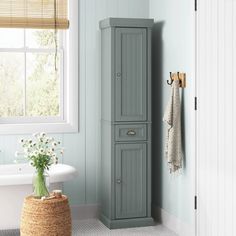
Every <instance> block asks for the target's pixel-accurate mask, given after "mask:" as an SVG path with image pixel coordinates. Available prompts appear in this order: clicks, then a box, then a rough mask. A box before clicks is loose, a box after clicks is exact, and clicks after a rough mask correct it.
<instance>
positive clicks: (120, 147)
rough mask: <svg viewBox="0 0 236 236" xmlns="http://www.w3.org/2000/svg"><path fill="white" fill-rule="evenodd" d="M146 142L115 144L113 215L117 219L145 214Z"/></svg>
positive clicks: (143, 215)
mask: <svg viewBox="0 0 236 236" xmlns="http://www.w3.org/2000/svg"><path fill="white" fill-rule="evenodd" d="M146 161H147V153H146V144H117V145H116V156H115V185H116V186H115V190H116V194H115V203H116V205H115V215H116V218H117V219H121V218H134V217H145V216H146V204H147V203H146V197H147V191H146V189H147V186H146V184H147V183H146V180H147V179H146V178H147V176H146V174H147V170H146V167H147V164H146Z"/></svg>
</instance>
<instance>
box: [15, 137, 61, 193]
mask: <svg viewBox="0 0 236 236" xmlns="http://www.w3.org/2000/svg"><path fill="white" fill-rule="evenodd" d="M20 144H21V145H22V148H23V152H16V156H22V155H23V156H24V158H26V159H27V160H29V162H30V164H31V165H32V166H33V167H35V169H36V172H37V174H36V177H35V179H34V194H35V195H36V196H37V197H43V196H48V195H49V192H48V189H47V186H46V182H45V171H47V170H49V167H50V166H51V165H52V164H57V163H58V156H59V155H63V152H64V150H63V148H59V146H60V144H61V143H60V141H57V140H55V139H54V138H53V137H49V136H47V135H46V134H45V133H44V132H42V133H36V134H33V138H32V139H21V140H20Z"/></svg>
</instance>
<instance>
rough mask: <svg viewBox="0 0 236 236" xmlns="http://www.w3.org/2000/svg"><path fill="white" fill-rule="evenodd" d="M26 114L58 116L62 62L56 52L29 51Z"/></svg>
mask: <svg viewBox="0 0 236 236" xmlns="http://www.w3.org/2000/svg"><path fill="white" fill-rule="evenodd" d="M26 61H27V66H26V68H27V81H26V115H27V116H58V115H59V98H60V97H59V94H60V82H59V81H60V79H59V75H60V64H59V60H58V63H57V67H58V73H56V72H55V63H54V62H55V57H54V53H27V59H26Z"/></svg>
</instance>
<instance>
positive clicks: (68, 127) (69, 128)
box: [0, 123, 78, 135]
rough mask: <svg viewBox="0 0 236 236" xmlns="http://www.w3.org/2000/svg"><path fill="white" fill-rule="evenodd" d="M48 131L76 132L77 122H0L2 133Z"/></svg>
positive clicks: (0, 131)
mask: <svg viewBox="0 0 236 236" xmlns="http://www.w3.org/2000/svg"><path fill="white" fill-rule="evenodd" d="M42 131H43V132H46V133H76V132H78V124H76V123H74V124H73V123H34V124H32V123H31V124H0V135H1V134H32V133H36V132H42Z"/></svg>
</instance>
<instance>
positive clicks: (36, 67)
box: [0, 1, 78, 134]
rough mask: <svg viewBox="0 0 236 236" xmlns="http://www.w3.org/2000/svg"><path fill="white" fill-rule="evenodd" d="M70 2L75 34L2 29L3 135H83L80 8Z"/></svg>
mask: <svg viewBox="0 0 236 236" xmlns="http://www.w3.org/2000/svg"><path fill="white" fill-rule="evenodd" d="M70 2H71V3H70V4H71V5H69V19H70V28H69V30H58V31H57V34H55V30H54V29H28V28H0V35H1V37H0V133H14V134H16V133H31V132H36V131H40V130H41V131H42V130H44V131H46V132H75V131H77V130H78V32H77V29H78V3H77V1H70ZM0 11H1V8H0ZM72 36H73V37H72ZM55 41H56V42H57V53H55V52H56V48H55V45H56V44H55ZM55 67H56V68H55Z"/></svg>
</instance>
